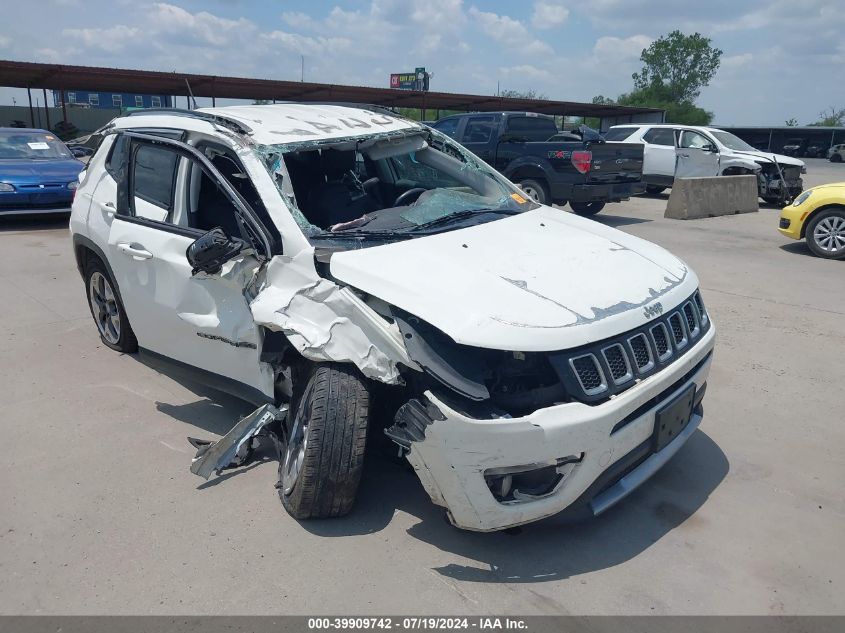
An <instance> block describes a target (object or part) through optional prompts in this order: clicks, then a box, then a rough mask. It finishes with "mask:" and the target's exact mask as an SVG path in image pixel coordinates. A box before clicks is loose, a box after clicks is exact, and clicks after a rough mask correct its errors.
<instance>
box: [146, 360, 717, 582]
mask: <svg viewBox="0 0 845 633" xmlns="http://www.w3.org/2000/svg"><path fill="white" fill-rule="evenodd" d="M174 379H176V378H174ZM177 382H178V383H179V384H181V385H183V386H184V387H185V388H187V389H189V390H190V391H191V392H193V393H195V394H197V395H198V396H199V399H198V400H196V401H194V402H190V403H186V404H177V405H174V404H168V403H165V402H157V403H156V407H157V409H158V410H159V411H161V412H162V413H164V414H166V415H169V416H172V417H173V418H175V419H177V420H180V421H182V422H185V423H187V424H191V425H193V426H196V427H197V428H198V429H203V430H205V431H208V432H211V433H215V434H218V435H223V434H225V433H226V432H228V431H229V430H230V429H231V428H232V426H233V425H234V424H235V423H236V421H237V420H238V419H239V418H240V417H242V416H243V415H245V414H246V413H248V412H250V411H251V410H252V409H253V405H251V404H250V403H247V402H245V401H243V400H240V399H238V398H235V397H233V396H230V395H227V394H225V393H222V392H220V391H218V390H216V389H213V388H210V387H207V386H205V385H202V384H200V383H196V382H194V381H191V380H188V379H186V378H184V377H181V376H180V377H178V379H177ZM379 417H380V418H381V417H382V416H379ZM384 426H385V420H382V419H376V420H374V421H373V423H372V425H371V431H370V434H369V438H368V442H367V454H366V459H365V463H364V471H363V475H362V478H361V484H360V487H359V489H358V494H357V499H356V503H355V507H354V508H353V510H352V512H351V513H350V514H348V515H347V516H344V517H340V518H334V519H325V520H310V521H300V522H299V523H298V525H299V526H300V527H301V528H302V529H304V530H306V531H308V532H310V533H311V534H314V535H317V536H322V537H326V538H335V537H347V536H359V535H364V534H374V533H378V532H380V531H382V530H384V529H385V528H386V527H387V526H388V525H390V524H391V523H392V522H393V521H395V520H396V515H397V513H404V514H406V515H409V516H410V517H412V520H413V521H414V522H413V525H411V526H410V527H409V528H408V529H407V533H408V535H410V536H412V537H414V538H416V539H418V540H420V541H422V542H425V543H428V544H429V545H432V546H433V547H436V548H437V549H439V550H442V551H444V552H449V553H451V554H454V555H455V556H456V557H457V558H458V559H460V560H461V561H464V560H466V561H470V562H468V563H466V564H465V563H463V562H461V563H458V562H455V563H451V564H449V565H445V566H442V567H435V568H433V571H435V572H436V573H438V574H440V575H442V576H445V577H448V578H452V579H454V580H460V581H465V582H482V583H503V582H507V583H539V582H548V581H552V580H559V579H565V578H570V577H573V576H578V575H581V574H585V573H589V572H591V571H597V570H600V569H605V568H608V567H613V566H615V565H619V564H620V563H624V562H625V561H627V560H630V559H632V558H634V557H635V556H637V555H638V554H640V553H642V552H643V551H645V550H647V549H648V548H649V547H651V546H652V545H653V544H654V543H656V542H657V541H659V540H660V539H661V538H663V537H664V536H666V534H668V533H669V532H671V531H672V530H674V529H676V528H678V527H679V526H681V525H684V526H688V527H691V528H693V529H695V528H697V527H699V526H705V525H707V523H708V522H709V520H710V519H708V518H705V517H704V516H702V515H701V513H699V512H698V511H699V509H700V508H701V507H702V506H703V505H704V504H705V503H706V501H707V499H708V498H709V496H710V494H711V493H712V492H713V491H714V490H715V489H716V488H717V487H718V486H719V484H720V483H721V481H722V480H723V479H724V478H725V476H726V475H727V473H728V472H729V469H730V464H729V462H728V459H727V457H726V456H725V454H724V453H723V452H722V450H721V449H720V448H719V447H718V445H717V444H716V443H715V442H714V441H713V440H712V439H711V438H710V437H709V436H708V435H707V434H706V433H704V432H703V431H701V430H700V429H699V430H698V431H696V432H695V433H694V434H693V435H692V437H691V438H690V439H689V441H688V442H687V443H686V445H685V446H684V447H683V448H681V450H680V451H679V452H678V454H677V455H676V456H675V457H674V458H673V459H672V460H671V461H670V462H669V463H668V464H667V465H666V466H665V467H664V468H662V469H661V470H660V471H659V472H658V473H657V474H655V475H654V476H653V477H652V478H651V479H650V480H649V481H648V482H647V483H645V484H644V485H643V486H642V487H641V488H639V489H638V490H637V491H635V492H634V493H633V494H631V495H630V496H629V497H628V498H626V499H624V500H623V501H622V502H620V503H619V504H618V505H617V506H615V507H614V508H611V509H610V510H608V511H607V512H606V513H604V514H603V515H601V516H600V517H596V518H592V519H586V520H583V521H576V522H573V521H571V520H569V519H567V518H566V517H565V516H553V517H549V518H547V519H543V520H542V521H538V522H536V523H532V524H529V525H526V526H523V527H521V528H514V529H511V530H507V531H501V532H491V533H478V532H470V531H466V530H460V529H457V528H455V527H453V526H452V525H450V524H449V523H448V521H447V520H446V516H445V511H444V509H443V508H441V507H439V506H436V505H434V504H433V503H432V502H431V500H430V499H429V497H428V495H427V494H426V492H425V491H424V489H423V487H422V485H421V484H420V482H419V480H418V479H417V476H416V474H415V473H414V471H413V469H412V468H411V467H410V465H409V464H408V462H407V461H406V460H405V459H403V458H399V457H398V454H397V450H398V449H397V447H396V446H395V445H394V444H393V443H392V442H391V441H390V440H389V439H388V438H387V437H385V436H384V434H383V432H382V429H383V428H384ZM275 459H276V453H275V448H274V446H273V443H272V441H271V440H270V439H269V438H260V444H259V446H258V447H257V449H256V451H255V455H254V458H253V460H252V461H250V462H249V463H248V464H246V465H244V466H243V467H240V468H234V469H231V470H226V471H224V472H223V473H222V474H221V475H220V476H218V477H215V478H214V479H211V480H209V481H208V482H205V483H202V484H200V485H199V486H198V488H199V489H207V488H211V487H213V486H217V485H220V484H222V483H225V482H226V481H227V480H228V479H231V478H232V477H235V476H238V475H242V474H246V473H248V472H249V471H250V470H252V469H254V468H257V467H258V466H259V465H261V464H263V463H265V462H268V461H273V460H275ZM279 511H280V512H282V510H281V508H280V509H279ZM291 521H293V519H291Z"/></svg>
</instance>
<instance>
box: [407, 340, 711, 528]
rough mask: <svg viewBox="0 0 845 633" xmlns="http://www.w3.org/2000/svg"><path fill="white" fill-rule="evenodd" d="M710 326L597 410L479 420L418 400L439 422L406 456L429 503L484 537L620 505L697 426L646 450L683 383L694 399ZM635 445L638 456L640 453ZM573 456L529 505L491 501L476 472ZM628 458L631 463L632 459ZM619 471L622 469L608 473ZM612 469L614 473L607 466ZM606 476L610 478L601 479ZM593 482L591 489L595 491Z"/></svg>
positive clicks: (695, 421)
mask: <svg viewBox="0 0 845 633" xmlns="http://www.w3.org/2000/svg"><path fill="white" fill-rule="evenodd" d="M714 340H715V327H714V326H711V327H710V329H709V330H708V331H707V333H706V334H705V335H704V336H703V337H702V339H701V340H700V341H699V342H698V343H697V344H696V346H695V348H693V349H692V350H690V351H689V352H687V353H686V354H685V355H684V356H683V357H681V358H680V359H678V361H677V362H675V363H673V364H672V365H670V366H669V367H667V368H665V369H664V370H662V371H661V372H659V373H657V374H653V375H652V376H650V377H648V378H646V379H645V380H643V381H642V382H641V383H639V384H638V385H636V386H635V387H632V388H631V389H628V390H627V391H625V392H623V393H621V394H619V395H618V396H616V397H614V398H612V399H610V400H609V401H607V402H604V403H602V404H600V405H596V406H589V405H585V404H581V403H578V402H575V403H567V404H561V405H556V406H552V407H549V408H546V409H540V410H538V411H535V412H534V413H531V414H530V415H527V416H524V417H521V418H509V419H495V420H478V419H474V418H470V417H468V416H466V415H464V414H462V413H459V412H458V411H455V410H454V409H452V408H450V407H449V406H448V405H446V404H445V403H443V402H442V401H441V400H439V399H438V398H437V397H436V396H434V395H433V394H432V393H431V392H427V393H426V397H427V398H428V400H429V401H430V403H431V404H432V405H434V407H436V409H438V410H439V412H440V414H442V415H438V416H436V417H438V418H442V419H436V420H433V421H431V422H430V423H429V424H428V425H427V426H426V428H425V435H424V438H422V439H421V440H420V441H415V442H413V443H412V444H411V449H410V452H409V453H408V455H407V458H408V461H409V462H410V463H411V465H412V466H413V467H414V470H415V471H416V472H417V475H418V476H419V478H420V481H421V482H422V484H423V487H424V488H425V489H426V491H427V492H428V494H429V496H430V497H431V499H432V501H433V502H434V503H436V504H438V505H441V506H444V507H445V508H447V510H448V514H449V518H450V520H451V521H452V523H453V524H454V525H456V526H457V527H460V528H464V529H468V530H476V531H492V530H500V529H503V528H507V527H512V526H516V525H520V524H524V523H529V522H531V521H536V520H538V519H542V518H544V517H548V516H551V515H554V514H557V513H559V512H561V511H563V510H565V509H567V508H570V507H572V508H573V509H575V507H576V506H580V505H585V507H587V508H589V512H588V514H594V515H597V514H600V513H602V512H604V511H605V510H607V509H608V508H610V507H611V506H612V505H614V504H615V503H617V502H618V501H619V500H621V499H622V498H624V497H625V496H626V495H627V494H629V493H630V492H631V491H633V490H634V489H635V488H636V487H637V486H639V485H640V484H641V483H642V482H644V481H645V480H646V479H648V477H650V476H651V475H652V474H653V473H654V472H656V471H657V470H658V469H659V468H660V467H661V466H662V465H663V464H664V463H665V462H666V461H668V459H669V458H670V457H671V456H672V455H673V454H674V453H675V452H677V451H678V449H679V448H680V447H681V446H682V445H683V444H684V442H685V441H686V440H687V439H688V438H689V436H690V435H691V434H692V433H693V432H694V431H695V429H696V428H697V426H698V425H699V423H700V422H701V417H702V409H701V407H700V406H698V407H696V410H695V412H694V414H693V417H692V419H691V420H690V422H689V424H688V425H687V426H686V427H685V428H684V430H683V431H682V432H681V433H680V434H679V435H678V436H677V437H676V438H675V439H674V440H673V441H672V442H670V443H669V444H668V445H666V446H665V447H664V448H663V449H662V450H661V451H660V452H657V453H653V452H651V451H649V450H648V447H649V440H650V439H651V437H652V434H653V431H654V421H655V414H656V413H657V411H658V410H659V409H661V408H662V407H663V406H664V405H665V404H666V403H667V402H670V401H671V400H673V399H674V398H676V397H677V396H678V395H679V394H681V393H682V392H683V391H684V390H685V389H686V388H688V387H689V386H690V385H691V384H695V385H696V390H697V391H700V390H701V389H702V387H703V386H704V384H705V382H706V380H707V375H708V373H709V371H710V364H711V361H712V350H713V345H714ZM643 447H646V452H645V453H643ZM567 456H580V461H579V462H578V463H577V464H576V465H575V466H574V467H572V468H571V470H569V471H568V473H567V474H566V476H565V477H564V479H563V480H562V481H560V482H559V483H558V484H557V486H556V487H555V488H554V490H553V491H551V492H550V493H548V494H546V495H543V496H541V497H537V498H532V499H530V500H519V501H506V502H500V501H497V499H496V498H495V497H494V496H493V493H492V492H491V490H490V488H489V487H488V485H487V482H486V480H485V477H484V474H485V472H488V471H490V469H508V468H512V467H515V466H518V465H524V464H538V463H547V462H554V461H555V460H560V459H561V458H564V457H567ZM633 457H636V458H637V459H636V460H635V461H634V462H632V461H631V460H632V458H633ZM620 465H625V466H626V468H624V469H622V470H621V471H619V470H617V469H618V467H619V466H620ZM614 467H616V469H615V468H614ZM608 474H610V475H613V476H612V477H611V478H610V479H608V478H607V475H608ZM597 483H601V484H602V485H601V486H600V487H599V488H596V484H597Z"/></svg>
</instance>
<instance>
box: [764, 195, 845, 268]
mask: <svg viewBox="0 0 845 633" xmlns="http://www.w3.org/2000/svg"><path fill="white" fill-rule="evenodd" d="M778 231H780V232H781V233H783V234H784V235H786V237H791V238H792V239H793V240H800V239H806V240H807V246H809V247H810V250H811V251H813V253H814V254H815V255H818V256H819V257H824V258H826V259H845V182H835V183H831V184H829V185H820V186H818V187H813V188H812V189H807V191H805V192H804V193H802V194H801V195H800V196H798V197H797V198H796V199H795V202H793V203H792V204H791V205H789V206H788V207H785V208H784V209H783V211H781V213H780V225H779V226H778Z"/></svg>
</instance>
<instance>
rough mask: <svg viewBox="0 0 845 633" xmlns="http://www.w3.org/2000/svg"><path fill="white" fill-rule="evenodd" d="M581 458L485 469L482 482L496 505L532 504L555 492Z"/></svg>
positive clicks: (570, 457)
mask: <svg viewBox="0 0 845 633" xmlns="http://www.w3.org/2000/svg"><path fill="white" fill-rule="evenodd" d="M583 457H584V454H583V453H581V454H579V455H569V456H567V457H560V458H558V459H556V460H550V461H547V462H538V463H535V464H523V465H521V466H509V467H505V468H489V469H487V470H486V471H484V480H485V481H486V482H487V487H488V488H489V489H490V492H491V493H492V494H493V496H494V497H495V498H496V501H498V502H499V503H522V502H526V501H533V500H535V499H541V498H543V497H547V496H548V495H551V494H553V493H554V492H555V491H557V490H558V489H559V488H560V487H561V486H562V485H563V484H564V483H565V482H566V480H567V479H568V478H569V476H570V475H571V474H572V471H573V470H575V468H576V467H577V465H578V464H579V463H580V462H581V460H582V459H583Z"/></svg>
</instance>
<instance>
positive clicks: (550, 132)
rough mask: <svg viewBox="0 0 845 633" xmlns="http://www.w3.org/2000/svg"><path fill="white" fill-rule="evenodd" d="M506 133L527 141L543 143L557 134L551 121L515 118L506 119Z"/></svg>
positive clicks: (537, 118) (539, 118) (544, 118)
mask: <svg viewBox="0 0 845 633" xmlns="http://www.w3.org/2000/svg"><path fill="white" fill-rule="evenodd" d="M508 132H513V133H514V134H516V135H517V136H521V137H523V138H526V139H528V140H529V141H545V140H548V139H549V138H551V137H552V136H554V135H555V134H557V132H558V129H557V126H556V125H555V122H554V120H553V119H547V118H546V117H539V116H538V117H528V116H515V117H510V118H509V119H508Z"/></svg>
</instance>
